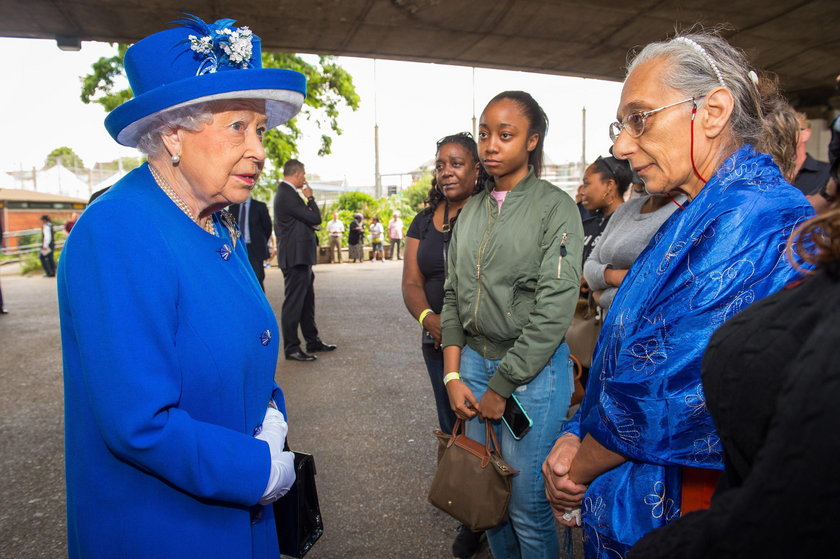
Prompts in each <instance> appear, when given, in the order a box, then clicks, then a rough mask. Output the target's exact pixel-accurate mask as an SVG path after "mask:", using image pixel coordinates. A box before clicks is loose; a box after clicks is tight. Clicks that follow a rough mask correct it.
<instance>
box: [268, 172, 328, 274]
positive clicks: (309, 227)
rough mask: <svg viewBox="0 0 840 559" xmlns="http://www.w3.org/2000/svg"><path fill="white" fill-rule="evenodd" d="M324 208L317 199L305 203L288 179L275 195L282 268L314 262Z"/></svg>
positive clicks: (276, 230) (281, 183)
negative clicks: (317, 230)
mask: <svg viewBox="0 0 840 559" xmlns="http://www.w3.org/2000/svg"><path fill="white" fill-rule="evenodd" d="M320 224H321V210H319V209H318V204H316V203H315V199H314V198H310V199H309V201H308V202H304V201H303V200H302V199H301V197H300V196H299V195H298V193H297V190H295V187H294V186H292V185H290V184H289V183H287V182H285V181H281V182H280V184H279V185H278V186H277V195H276V196H275V197H274V232H275V233H276V234H277V264H278V265H279V266H280V268H291V267H292V266H300V265H307V266H312V265H313V264H315V249H316V248H317V246H318V237H317V236H316V235H315V227H317V226H319V225H320Z"/></svg>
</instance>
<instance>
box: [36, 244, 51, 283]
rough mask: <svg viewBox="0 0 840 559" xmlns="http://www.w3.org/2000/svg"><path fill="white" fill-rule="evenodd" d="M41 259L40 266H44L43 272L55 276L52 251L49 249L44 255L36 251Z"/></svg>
mask: <svg viewBox="0 0 840 559" xmlns="http://www.w3.org/2000/svg"><path fill="white" fill-rule="evenodd" d="M38 257H39V258H40V259H41V267H42V268H44V273H45V274H47V277H50V278H52V277H55V259H54V258H53V251H52V250H51V251H49V252H48V253H47V254H46V255H43V254H41V253H38Z"/></svg>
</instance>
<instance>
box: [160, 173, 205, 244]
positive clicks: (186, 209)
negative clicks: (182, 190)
mask: <svg viewBox="0 0 840 559" xmlns="http://www.w3.org/2000/svg"><path fill="white" fill-rule="evenodd" d="M149 170H150V171H151V172H152V177H154V179H155V182H156V183H157V185H158V186H159V187H160V189H161V190H163V192H164V193H165V194H166V195H167V196H169V199H170V200H172V201H173V202H175V205H176V206H178V207H179V208H181V211H182V212H184V213H185V214H187V217H189V218H190V219H191V220H193V222H195V223H196V224H198V225H199V226H200V225H201V224H200V223H198V220H197V219H196V218H195V216H194V215H193V213H192V210H190V208H189V206H187V203H186V202H184V200H183V199H182V198H181V197H180V196H178V193H177V192H175V191H174V190H173V189H172V187H171V186H169V183H168V182H166V180H165V179H164V178H163V177H162V176H160V175H159V174H158V172H157V170H156V169H155V168H154V167H153V166H152V165H151V164H149ZM204 230H205V231H207V232H208V233H210V234H211V235H215V234H216V228H215V227H214V226H213V218H212V217H208V218H206V219H205V220H204Z"/></svg>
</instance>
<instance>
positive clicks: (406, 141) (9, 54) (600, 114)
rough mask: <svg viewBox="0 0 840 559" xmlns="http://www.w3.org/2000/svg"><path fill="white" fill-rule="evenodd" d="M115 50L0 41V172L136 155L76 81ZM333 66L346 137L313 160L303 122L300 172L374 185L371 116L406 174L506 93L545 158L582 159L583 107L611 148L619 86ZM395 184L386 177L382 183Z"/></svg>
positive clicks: (595, 149) (599, 146) (362, 64)
mask: <svg viewBox="0 0 840 559" xmlns="http://www.w3.org/2000/svg"><path fill="white" fill-rule="evenodd" d="M115 51H116V49H115V48H114V47H112V46H110V45H108V44H106V43H94V42H85V43H82V50H81V51H79V52H63V51H60V50H59V49H58V48H57V47H56V46H55V42H54V41H51V40H38V39H8V38H2V39H0V52H4V53H6V55H5V56H6V60H7V62H6V64H5V65H4V76H3V85H2V87H0V106H2V108H3V109H2V112H3V123H4V130H3V134H2V136H0V138H2V140H0V170H2V171H9V170H16V169H20V168H24V169H30V168H32V167H33V166H37V167H40V166H41V165H43V162H44V159H45V157H46V155H47V153H49V152H50V151H51V150H52V149H54V148H56V147H59V146H69V147H71V148H73V149H74V150H75V151H76V153H78V154H79V155H80V156H81V158H82V159H83V161H84V163H85V165H87V166H92V165H93V164H94V163H96V162H98V161H110V160H113V159H115V158H117V157H120V156H136V155H137V152H136V151H135V150H133V149H131V148H124V147H121V146H119V145H118V144H117V143H116V142H114V141H113V140H112V139H111V138H110V136H109V135H108V134H107V132H106V131H105V128H104V126H103V119H104V118H105V111H104V109H103V108H102V107H101V106H99V105H85V104H83V103H82V102H81V100H80V99H79V93H80V77H81V76H83V75H84V74H86V73H88V71H89V70H90V66H91V64H92V63H93V62H94V61H95V60H97V59H98V58H99V57H101V56H112V55H113V54H114V53H115ZM339 62H340V64H341V65H342V66H343V67H344V68H345V69H347V70H348V71H349V72H350V74H351V75H352V76H353V80H354V82H355V85H356V90H357V92H358V93H359V96H360V97H361V100H362V101H361V106H360V108H359V110H358V111H356V112H353V111H351V110H349V109H345V110H343V111H342V112H341V115H340V117H339V124H340V126H341V128H342V129H343V130H344V134H343V135H342V136H340V137H338V138H335V140H334V142H333V153H332V155H330V156H328V157H323V158H319V157H317V156H316V153H317V149H318V146H319V143H318V137H319V135H320V132H319V131H318V130H317V129H316V128H315V127H314V126H313V125H307V123H302V124H301V127H302V129H303V131H304V133H307V132H308V133H309V134H307V138H306V139H304V141H303V142H302V143H301V145H300V148H301V154H300V158H301V160H302V161H303V162H304V163H305V164H306V166H307V171H309V172H312V173H317V174H318V175H319V176H320V177H321V178H322V179H325V180H332V179H343V178H345V177H346V178H347V180H348V181H349V182H350V184H351V185H372V184H373V182H374V178H373V177H374V156H373V153H374V141H373V129H374V119H375V114H376V117H377V119H378V122H379V140H380V156H381V164H380V165H381V169H380V170H381V172H382V173H383V174H387V173H406V172H408V171H410V170H412V169H414V168H416V167H417V166H418V165H420V164H422V163H423V162H425V161H427V160H429V159H431V158H432V157H433V156H434V147H435V141H436V140H437V139H439V138H441V137H443V136H445V135H447V134H451V133H454V132H459V131H462V130H467V131H471V129H472V116H473V104H474V103H475V113H476V116H478V115H479V114H480V113H481V110H482V108H483V107H484V105H485V104H486V103H487V101H488V100H489V99H490V98H492V97H493V96H494V95H495V94H496V93H499V92H500V91H503V90H506V89H521V90H525V91H528V92H529V93H531V94H532V95H533V96H534V98H535V99H536V100H537V101H538V102H539V103H540V104H541V105H542V107H543V108H544V109H545V111H546V113H547V114H548V117H549V121H550V125H549V132H548V136H547V138H546V154H547V155H548V157H550V158H551V159H552V160H553V161H555V162H557V163H561V162H564V161H573V160H574V161H579V160H580V158H581V139H582V127H581V109H582V108H583V107H584V106H586V109H587V126H586V146H587V152H586V156H587V160H588V161H592V160H593V159H594V158H595V157H597V156H598V155H603V154H606V153H607V150H608V148H609V145H610V142H609V137H608V134H607V129H608V126H609V123H610V122H612V120H614V119H615V110H616V107H617V104H618V96H619V94H620V90H621V84H619V83H614V82H605V81H599V80H587V79H580V78H567V77H560V76H549V75H542V74H533V73H525V72H509V71H501V70H485V69H476V70H475V87H473V70H472V69H471V68H465V67H460V66H444V65H438V64H422V63H413V62H395V61H389V60H378V61H376V62H375V65H376V80H375V81H374V61H373V60H371V59H362V58H345V57H340V58H339ZM374 99H375V100H376V102H374ZM374 105H376V112H375V113H374ZM399 180H400V179H399V178H397V177H394V178H388V177H386V178H383V184H385V185H387V184H395V183H397V184H398V183H399Z"/></svg>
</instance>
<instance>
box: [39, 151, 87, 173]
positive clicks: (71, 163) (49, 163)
mask: <svg viewBox="0 0 840 559" xmlns="http://www.w3.org/2000/svg"><path fill="white" fill-rule="evenodd" d="M59 162H61V164H62V165H64V166H65V167H67V168H68V169H84V168H85V164H84V163H83V162H82V158H81V157H79V156H78V155H76V152H75V151H73V148H69V147H67V146H62V147H60V148H55V149H54V150H52V151H51V152H50V153H49V154H48V155H47V159H46V161H44V169H49V168H50V167H54V166H55V164H56V163H59Z"/></svg>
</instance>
